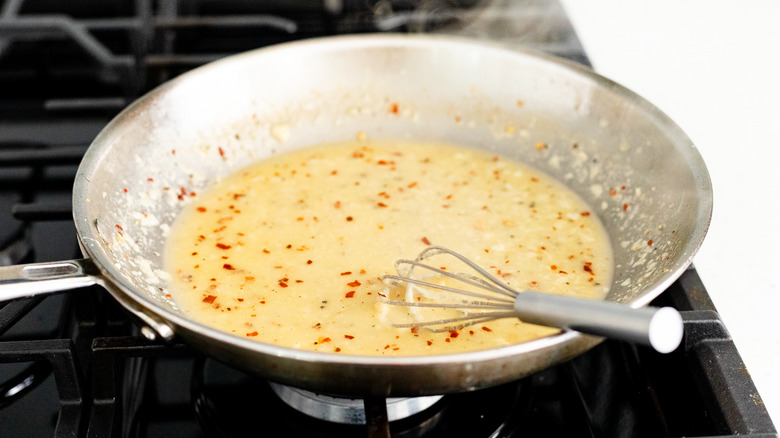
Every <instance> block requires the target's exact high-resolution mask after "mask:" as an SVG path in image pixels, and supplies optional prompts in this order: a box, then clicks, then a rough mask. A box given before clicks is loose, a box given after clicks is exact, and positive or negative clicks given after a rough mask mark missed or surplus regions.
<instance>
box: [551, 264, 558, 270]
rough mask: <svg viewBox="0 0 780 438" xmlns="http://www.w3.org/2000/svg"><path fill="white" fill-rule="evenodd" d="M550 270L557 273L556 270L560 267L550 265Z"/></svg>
mask: <svg viewBox="0 0 780 438" xmlns="http://www.w3.org/2000/svg"><path fill="white" fill-rule="evenodd" d="M550 269H552V270H553V271H555V270H557V269H558V267H557V266H556V265H550Z"/></svg>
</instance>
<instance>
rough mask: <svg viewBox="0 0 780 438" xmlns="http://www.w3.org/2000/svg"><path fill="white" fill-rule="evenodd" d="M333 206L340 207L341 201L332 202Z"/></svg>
mask: <svg viewBox="0 0 780 438" xmlns="http://www.w3.org/2000/svg"><path fill="white" fill-rule="evenodd" d="M333 206H334V207H336V208H341V201H336V202H334V203H333Z"/></svg>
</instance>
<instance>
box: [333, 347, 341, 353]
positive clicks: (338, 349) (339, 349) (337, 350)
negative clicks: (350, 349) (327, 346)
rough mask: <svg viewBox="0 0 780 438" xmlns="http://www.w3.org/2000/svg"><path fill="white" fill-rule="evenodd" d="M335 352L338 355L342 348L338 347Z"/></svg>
mask: <svg viewBox="0 0 780 438" xmlns="http://www.w3.org/2000/svg"><path fill="white" fill-rule="evenodd" d="M333 351H335V352H336V353H338V352H339V351H341V348H339V347H336V348H335V349H334V350H333Z"/></svg>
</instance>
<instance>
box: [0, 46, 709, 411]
mask: <svg viewBox="0 0 780 438" xmlns="http://www.w3.org/2000/svg"><path fill="white" fill-rule="evenodd" d="M358 133H362V134H358ZM356 135H366V136H367V137H369V138H372V139H397V140H407V139H414V140H421V141H443V142H448V143H455V144H462V145H467V146H470V147H474V148H480V149H484V150H487V151H490V152H491V153H495V154H497V155H501V156H506V157H509V158H514V159H518V160H521V161H524V162H526V163H527V164H530V165H532V166H534V167H536V168H538V169H539V170H542V171H544V172H546V173H548V174H550V175H552V176H553V177H555V178H557V179H558V180H560V181H561V182H563V183H565V184H566V185H568V186H569V187H570V188H571V189H573V190H574V191H575V192H577V193H578V194H579V195H580V196H581V197H582V198H583V199H585V200H586V201H587V202H588V203H589V204H590V205H591V206H592V208H593V211H594V212H596V213H597V214H598V216H599V218H600V219H601V221H602V222H603V224H604V225H605V227H606V228H607V230H608V233H609V236H610V238H611V241H612V247H613V248H612V249H613V252H614V260H615V274H614V281H613V283H612V285H611V290H610V292H609V294H608V296H607V299H608V300H611V301H616V302H620V303H625V304H627V305H630V306H633V307H640V306H644V305H646V304H647V303H648V302H649V301H651V300H652V299H653V298H654V297H656V296H657V295H659V294H660V293H661V292H662V291H663V290H664V289H665V288H666V287H668V286H669V285H670V284H671V283H672V282H673V281H674V280H675V279H676V278H677V277H678V276H679V275H680V274H681V273H682V272H683V271H684V270H685V269H686V267H687V266H688V265H689V263H690V262H691V258H692V257H693V255H694V253H695V252H696V250H697V249H698V248H699V246H700V244H701V242H702V239H703V238H704V235H705V233H706V230H707V228H708V226H709V220H710V215H711V211H712V189H711V182H710V179H709V175H708V173H707V170H706V168H705V165H704V163H703V161H702V159H701V157H700V155H699V153H698V152H697V150H696V148H695V147H694V145H693V144H692V143H691V141H690V140H689V139H688V138H687V137H686V136H685V134H684V133H683V132H682V131H681V130H680V129H679V128H678V127H677V126H676V125H675V124H674V123H673V122H672V121H671V120H670V119H669V118H667V117H666V116H665V115H664V114H662V113H661V112H660V111H659V110H658V109H657V108H655V107H654V106H652V105H651V104H650V103H648V102H647V101H645V100H643V99H642V98H640V97H639V96H637V95H636V94H634V93H632V92H631V91H629V90H627V89H625V88H623V87H621V86H619V85H617V84H615V83H614V82H612V81H610V80H608V79H605V78H603V77H601V76H598V75H596V74H594V73H593V72H592V71H590V70H588V69H587V68H585V67H582V66H580V65H576V64H573V63H570V62H567V61H563V60H559V59H555V58H552V57H549V56H546V55H542V54H537V53H533V52H529V51H525V50H518V49H516V48H508V47H503V46H500V45H495V44H491V43H485V42H477V41H473V40H464V39H457V38H452V37H441V36H394V35H381V36H348V37H335V38H324V39H315V40H307V41H302V42H294V43H289V44H282V45H278V46H273V47H269V48H264V49H260V50H256V51H252V52H248V53H244V54H240V55H236V56H232V57H229V58H226V59H224V60H220V61H217V62H214V63H212V64H209V65H206V66H204V67H201V68H198V69H196V70H193V71H191V72H189V73H186V74H184V75H182V76H180V77H178V78H176V79H173V80H171V81H170V82H168V83H166V84H164V85H162V86H160V87H159V88H157V89H155V90H153V91H152V92H150V93H149V94H147V95H146V96H144V97H142V98H140V99H139V100H138V101H136V102H135V103H133V104H132V105H130V106H129V107H128V108H126V109H125V110H124V111H122V113H121V114H119V115H118V116H117V117H116V118H115V119H114V120H113V121H111V122H110V123H109V124H108V125H107V126H106V127H105V129H104V130H103V131H102V132H101V133H100V134H99V135H98V136H97V138H96V139H95V140H94V142H93V143H92V145H91V146H90V148H89V150H88V151H87V153H86V154H85V156H84V159H83V161H82V163H81V165H80V166H79V169H78V172H77V174H76V181H75V183H74V187H73V217H74V221H75V225H76V230H77V232H78V237H79V241H80V244H81V247H82V249H83V252H84V254H85V258H84V259H81V260H70V261H63V262H55V263H40V264H32V265H20V266H11V267H5V268H2V271H0V299H2V300H9V299H13V298H18V297H23V296H30V295H35V294H40V293H48V292H53V291H58V290H62V289H69V288H76V287H81V286H87V285H91V284H99V285H101V286H102V287H104V288H105V289H107V290H108V292H109V293H110V294H111V295H112V296H113V297H114V298H115V299H116V300H117V301H118V302H119V303H121V304H122V305H123V306H124V307H125V308H126V309H127V310H128V311H129V312H131V313H132V314H133V315H135V316H136V317H137V318H138V319H139V320H140V324H141V326H142V333H143V334H144V335H145V336H147V337H149V338H152V339H154V338H157V339H160V340H163V341H170V340H172V339H174V338H178V339H181V340H183V341H184V342H186V343H188V344H190V345H192V346H194V347H196V348H198V349H200V350H202V351H203V352H205V353H206V354H208V355H211V356H213V357H215V358H217V359H219V360H221V361H224V362H226V363H228V364H231V365H233V366H236V367H239V368H242V369H245V370H248V371H251V372H255V373H257V374H258V375H261V376H264V377H266V378H268V379H270V380H273V381H277V382H280V383H285V384H289V385H293V386H297V387H300V388H305V389H309V390H313V391H322V392H328V393H333V394H341V395H356V396H415V395H429V394H442V393H449V392H459V391H468V390H474V389H478V388H483V387H487V386H492V385H497V384H500V383H503V382H506V381H510V380H514V379H517V378H520V377H522V376H525V375H527V374H529V373H533V372H535V371H538V370H540V369H543V368H545V367H548V366H551V365H553V364H556V363H559V362H562V361H565V360H567V359H569V358H571V357H574V356H576V355H578V354H580V353H582V352H584V351H586V350H587V349H589V348H591V347H593V346H594V345H596V344H597V343H598V342H600V339H599V338H594V337H590V336H585V335H582V334H580V333H577V332H574V331H563V332H561V333H559V334H556V335H553V336H549V337H546V338H542V339H539V340H535V341H532V342H528V343H523V344H517V345H511V346H507V347H502V348H494V349H490V350H484V351H476V352H469V353H459V354H450V355H436V356H418V357H372V356H357V355H343V354H337V353H321V352H312V351H304V350H298V349H293V348H286V347H280V346H277V345H272V344H267V343H261V342H256V341H252V340H249V339H246V338H244V337H240V336H235V335H232V334H229V333H226V332H221V331H218V330H216V329H213V328H211V327H208V326H205V325H203V324H201V323H198V322H196V321H193V320H191V319H189V318H188V317H187V316H186V315H184V314H183V313H182V312H181V311H180V310H179V308H178V307H177V306H176V303H175V302H174V301H173V300H172V299H171V298H170V297H169V294H170V291H169V290H168V282H167V278H168V276H167V274H166V273H165V271H164V270H163V266H162V253H163V244H164V241H165V236H166V235H167V232H168V230H169V227H170V225H171V223H172V222H173V220H174V218H175V217H176V216H177V214H178V212H179V211H180V210H181V208H182V206H183V205H185V204H186V203H187V202H190V201H191V200H192V199H195V198H196V197H197V192H199V191H201V190H203V189H204V188H205V187H206V186H207V185H208V184H209V183H211V182H213V181H215V180H218V179H219V178H221V177H224V176H226V175H228V174H230V173H233V172H235V171H237V170H238V169H240V168H242V167H244V166H246V165H247V164H249V163H252V162H254V161H257V160H261V159H263V158H265V157H269V156H272V155H274V154H278V153H282V152H285V151H290V150H293V149H297V148H301V147H305V146H310V145H314V144H318V143H324V142H333V141H344V140H350V139H354V138H355V137H356Z"/></svg>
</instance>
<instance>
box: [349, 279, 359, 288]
mask: <svg viewBox="0 0 780 438" xmlns="http://www.w3.org/2000/svg"><path fill="white" fill-rule="evenodd" d="M347 286H349V287H358V286H360V282H359V281H357V280H355V281H351V282H349V283H347Z"/></svg>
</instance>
